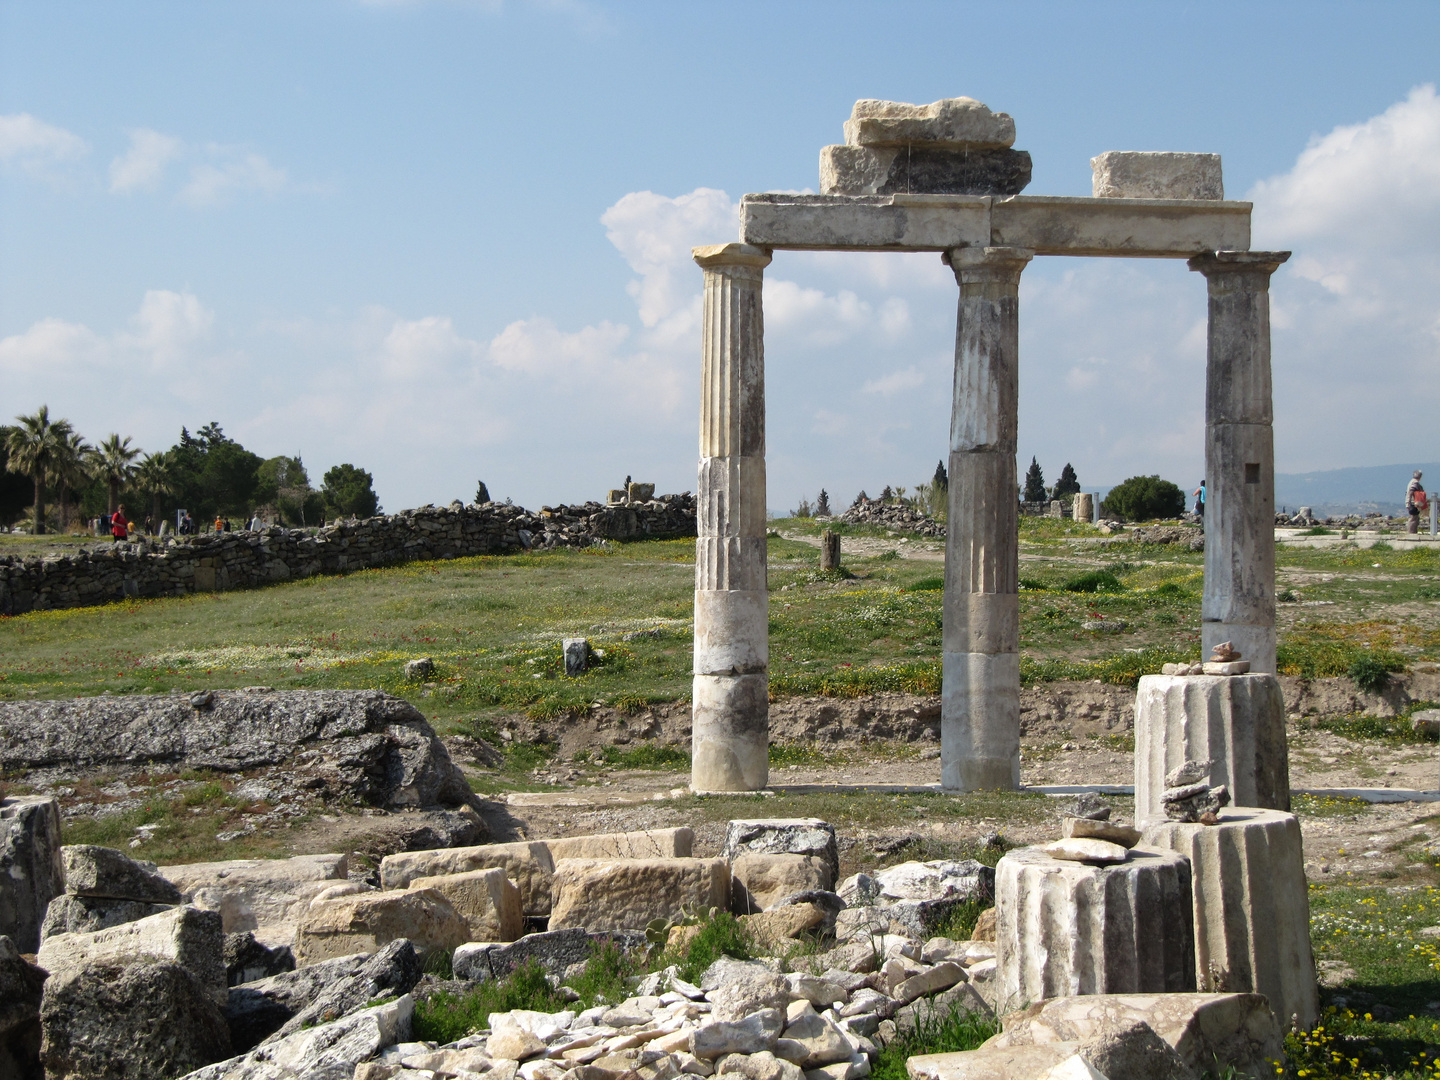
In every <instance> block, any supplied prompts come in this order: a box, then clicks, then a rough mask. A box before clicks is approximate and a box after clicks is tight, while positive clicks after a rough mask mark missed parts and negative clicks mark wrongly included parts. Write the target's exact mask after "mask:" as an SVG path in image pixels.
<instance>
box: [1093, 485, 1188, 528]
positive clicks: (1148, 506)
mask: <svg viewBox="0 0 1440 1080" xmlns="http://www.w3.org/2000/svg"><path fill="white" fill-rule="evenodd" d="M1100 512H1101V513H1102V514H1104V515H1106V516H1107V517H1113V518H1118V519H1119V520H1121V521H1151V520H1154V519H1155V518H1173V517H1179V516H1180V515H1181V514H1183V513H1184V512H1185V493H1184V492H1182V491H1181V490H1180V489H1179V488H1178V487H1176V486H1175V485H1174V484H1172V483H1171V482H1170V481H1169V480H1161V479H1160V477H1158V476H1132V477H1130V479H1128V480H1126V481H1125V482H1124V483H1121V484H1119V485H1117V486H1115V487H1113V488H1111V489H1110V494H1108V495H1106V496H1105V501H1104V502H1102V503H1101V504H1100Z"/></svg>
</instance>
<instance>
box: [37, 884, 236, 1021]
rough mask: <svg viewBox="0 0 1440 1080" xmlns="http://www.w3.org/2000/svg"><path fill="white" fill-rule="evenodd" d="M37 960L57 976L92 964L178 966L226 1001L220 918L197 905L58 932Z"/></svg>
mask: <svg viewBox="0 0 1440 1080" xmlns="http://www.w3.org/2000/svg"><path fill="white" fill-rule="evenodd" d="M35 961H36V963H38V964H39V965H40V966H41V967H42V968H44V969H45V970H46V971H48V972H50V974H51V976H52V977H53V976H56V975H63V974H65V973H67V972H70V971H75V970H78V969H79V968H81V967H84V966H86V965H88V964H109V965H110V966H111V967H124V966H126V965H128V964H135V963H153V962H168V963H175V964H178V965H180V966H181V967H183V968H185V969H186V970H187V971H189V972H190V973H191V974H192V975H194V976H195V978H196V979H197V980H198V982H199V984H200V985H202V986H205V987H207V988H208V989H209V991H210V994H211V996H212V997H213V998H214V999H215V1000H216V1001H217V1002H224V1001H225V997H226V982H225V936H224V933H223V932H222V931H221V929H220V916H219V915H217V914H216V913H215V912H213V911H201V910H199V909H198V908H193V907H177V908H171V909H170V910H168V911H164V912H161V913H160V914H159V915H151V916H149V917H148V918H144V919H139V920H137V921H135V922H131V923H125V924H124V925H122V926H113V927H111V928H109V929H108V930H97V931H95V932H93V933H77V934H55V935H54V936H53V937H49V938H46V939H45V941H44V942H43V943H42V944H41V946H40V951H39V953H38V955H37V956H36V957H35Z"/></svg>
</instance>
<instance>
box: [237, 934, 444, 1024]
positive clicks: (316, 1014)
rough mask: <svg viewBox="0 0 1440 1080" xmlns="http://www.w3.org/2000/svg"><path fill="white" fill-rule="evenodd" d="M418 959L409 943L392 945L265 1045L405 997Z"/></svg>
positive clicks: (326, 992)
mask: <svg viewBox="0 0 1440 1080" xmlns="http://www.w3.org/2000/svg"><path fill="white" fill-rule="evenodd" d="M422 974H423V971H422V969H421V966H420V957H419V955H418V954H417V953H416V951H415V949H414V948H413V946H412V945H411V943H410V942H408V941H404V940H401V941H392V942H390V943H389V944H387V945H386V946H385V947H384V948H382V949H381V950H380V951H379V952H377V953H375V955H374V956H371V957H369V958H368V959H367V960H366V961H365V962H364V963H363V964H361V965H360V968H359V969H358V970H357V971H356V972H355V974H353V975H349V976H346V977H344V978H342V979H337V980H335V981H333V982H330V983H328V984H326V985H325V987H324V989H322V990H321V991H320V993H318V994H317V995H316V996H315V999H314V1000H313V1001H311V1002H310V1003H309V1004H307V1005H306V1006H305V1007H304V1008H302V1009H300V1010H299V1011H298V1012H297V1013H295V1015H294V1016H292V1017H290V1019H288V1020H287V1021H285V1023H284V1024H282V1025H281V1026H280V1028H279V1029H278V1030H277V1031H276V1032H275V1033H274V1034H273V1035H271V1036H269V1037H268V1038H267V1039H266V1040H265V1042H274V1041H276V1040H278V1039H283V1038H285V1037H286V1036H289V1035H293V1034H294V1033H295V1032H297V1031H299V1030H301V1029H302V1028H305V1027H309V1026H311V1025H314V1024H322V1023H329V1022H330V1021H332V1020H338V1019H340V1018H341V1017H343V1016H348V1015H350V1014H351V1013H352V1012H355V1011H357V1010H359V1009H360V1008H362V1007H364V1006H365V1005H368V1004H369V1003H370V1002H372V1001H376V1000H378V999H380V998H384V997H399V996H400V995H401V994H408V993H409V992H410V991H411V990H413V989H414V988H415V984H416V983H418V982H419V981H420V976H421V975H422Z"/></svg>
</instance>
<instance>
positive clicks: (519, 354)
mask: <svg viewBox="0 0 1440 1080" xmlns="http://www.w3.org/2000/svg"><path fill="white" fill-rule="evenodd" d="M629 336H630V330H629V328H628V327H625V326H618V325H616V324H615V323H611V322H602V323H600V325H598V326H587V327H584V328H583V329H581V330H577V331H575V332H573V333H565V332H563V331H561V330H560V329H559V328H557V327H556V326H555V324H554V323H553V322H551V321H550V320H549V319H521V320H519V321H517V322H513V323H511V324H510V325H509V326H507V327H505V329H504V330H502V331H500V333H498V334H496V335H495V337H494V338H493V339H492V340H491V342H490V358H491V359H492V360H493V361H494V362H495V363H496V364H497V365H498V366H500V367H502V368H504V369H506V370H507V371H515V372H524V373H526V374H529V375H548V376H561V377H565V378H568V377H572V376H578V375H583V374H585V373H587V372H593V371H595V370H597V369H599V368H602V367H605V366H610V365H613V364H614V362H615V360H616V356H615V352H616V350H617V349H618V348H619V347H620V344H621V343H622V342H623V341H624V340H625V339H626V338H627V337H629ZM557 389H558V387H557Z"/></svg>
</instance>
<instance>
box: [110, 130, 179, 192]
mask: <svg viewBox="0 0 1440 1080" xmlns="http://www.w3.org/2000/svg"><path fill="white" fill-rule="evenodd" d="M183 150H184V143H182V142H181V141H180V140H179V139H176V138H174V137H172V136H170V135H162V134H161V133H160V132H158V131H152V130H151V129H149V128H136V129H134V130H133V131H131V132H130V149H128V150H127V151H125V153H123V154H121V155H120V156H118V157H116V158H115V159H114V160H113V161H111V162H110V190H111V191H133V190H135V189H136V188H153V187H155V186H156V185H157V184H159V183H160V180H161V178H162V177H163V176H164V174H165V169H166V167H167V166H169V164H170V163H171V162H172V161H174V160H175V159H176V158H178V157H180V155H181V153H182V152H183Z"/></svg>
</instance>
